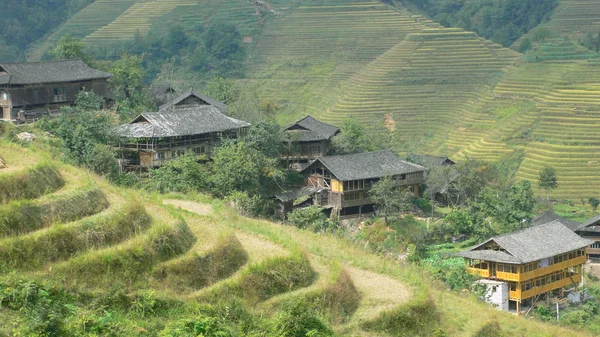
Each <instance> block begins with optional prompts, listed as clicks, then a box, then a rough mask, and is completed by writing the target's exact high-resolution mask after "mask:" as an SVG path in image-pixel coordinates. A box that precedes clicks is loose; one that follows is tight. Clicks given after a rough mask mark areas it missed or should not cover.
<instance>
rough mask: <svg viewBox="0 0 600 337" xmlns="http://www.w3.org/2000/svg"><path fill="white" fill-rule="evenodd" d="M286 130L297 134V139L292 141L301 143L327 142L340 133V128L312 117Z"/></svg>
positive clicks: (287, 127)
mask: <svg viewBox="0 0 600 337" xmlns="http://www.w3.org/2000/svg"><path fill="white" fill-rule="evenodd" d="M284 130H285V131H289V132H290V133H292V132H293V133H294V134H297V139H292V140H295V141H300V142H312V141H319V140H326V139H330V138H331V137H333V136H335V135H336V134H337V133H338V132H340V129H339V128H338V127H336V126H333V125H330V124H327V123H323V122H321V121H319V120H317V119H314V118H312V117H311V116H306V117H304V118H302V119H301V120H299V121H297V122H296V123H294V124H291V125H288V126H286V127H285V128H284Z"/></svg>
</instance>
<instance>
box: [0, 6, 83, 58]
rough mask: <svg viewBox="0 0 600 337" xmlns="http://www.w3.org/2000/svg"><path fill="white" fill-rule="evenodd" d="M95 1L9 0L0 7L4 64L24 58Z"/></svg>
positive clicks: (1, 51)
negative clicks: (31, 0) (33, 45)
mask: <svg viewBox="0 0 600 337" xmlns="http://www.w3.org/2000/svg"><path fill="white" fill-rule="evenodd" d="M90 2H92V0H67V1H61V2H58V3H56V2H54V1H35V2H24V1H17V0H6V1H2V3H1V4H0V22H2V24H0V59H2V60H3V62H6V61H17V60H19V59H23V58H24V56H25V53H24V52H23V51H25V50H26V49H27V48H28V47H29V46H30V45H31V44H32V43H33V42H36V41H38V40H39V39H41V38H42V37H44V36H45V35H46V34H47V33H48V32H49V31H52V30H53V29H55V28H56V27H58V25H60V24H61V23H62V22H63V21H64V20H66V19H68V18H69V17H70V16H72V15H73V14H75V13H77V12H78V11H79V10H80V9H82V8H83V7H85V6H87V5H88V4H89V3H90Z"/></svg>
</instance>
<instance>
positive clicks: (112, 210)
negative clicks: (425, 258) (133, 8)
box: [0, 141, 586, 336]
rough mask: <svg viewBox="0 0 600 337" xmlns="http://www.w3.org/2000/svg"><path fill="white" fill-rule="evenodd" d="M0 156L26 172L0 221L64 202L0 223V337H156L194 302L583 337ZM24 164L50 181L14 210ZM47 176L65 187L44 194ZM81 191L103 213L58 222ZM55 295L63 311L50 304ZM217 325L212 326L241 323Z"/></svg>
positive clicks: (390, 272)
mask: <svg viewBox="0 0 600 337" xmlns="http://www.w3.org/2000/svg"><path fill="white" fill-rule="evenodd" d="M0 148H1V150H0V152H1V153H2V155H3V156H4V157H5V158H7V161H8V165H9V167H11V166H12V165H13V160H14V159H15V158H23V159H26V160H27V163H28V164H27V165H25V166H21V167H16V168H15V169H12V170H6V171H5V170H0V191H16V192H14V193H12V194H10V193H9V194H7V195H4V194H2V193H0V196H3V198H0V200H3V201H2V203H3V204H0V214H2V215H3V216H2V217H1V218H2V219H7V217H6V215H7V214H10V212H24V211H26V209H25V208H24V207H26V206H27V205H28V203H31V202H33V203H39V204H44V203H46V204H47V203H48V202H50V203H51V204H54V205H57V204H59V203H62V204H64V205H67V207H61V208H55V212H54V213H53V214H54V215H55V220H54V221H51V222H44V223H43V224H42V223H40V224H41V225H40V227H39V228H30V229H27V227H25V226H27V223H25V222H23V218H21V220H16V221H13V222H11V223H8V224H6V223H3V226H1V227H2V228H5V227H6V226H9V227H10V228H12V230H13V234H12V235H10V236H7V235H5V234H4V233H2V232H0V256H1V257H2V265H1V267H2V269H1V270H2V274H1V275H0V289H3V291H4V290H7V291H10V293H11V294H13V295H11V296H3V297H2V304H3V305H2V306H1V307H0V334H6V335H11V330H12V329H16V330H15V331H21V332H22V333H24V334H28V333H33V332H38V333H48V331H55V332H56V331H59V333H60V331H63V332H64V333H66V331H68V332H69V333H73V334H74V333H76V332H77V333H79V332H80V333H84V332H85V333H92V332H94V331H95V332H96V333H98V332H101V333H108V332H110V331H113V332H115V331H119V333H120V334H122V335H137V334H138V333H140V331H144V332H146V333H149V334H150V335H158V332H159V331H161V330H163V329H165V328H167V329H169V327H170V326H174V325H173V324H175V325H176V324H178V323H177V322H181V320H182V319H185V318H186V317H197V316H196V315H197V312H198V311H197V310H198V306H197V303H203V304H202V305H203V306H204V307H203V308H204V309H201V312H205V313H206V312H213V313H216V312H218V310H219V309H218V308H219V305H222V304H227V305H228V308H230V309H228V310H236V311H235V312H237V313H239V312H240V311H239V310H240V308H239V306H240V305H242V307H244V308H246V309H244V310H247V312H248V314H249V315H256V316H252V317H256V319H258V317H262V318H261V319H263V320H264V319H265V317H281V316H278V315H279V313H280V312H282V311H281V310H286V309H285V308H287V307H288V306H289V305H290V303H294V301H300V300H302V301H308V302H307V303H314V305H317V307H319V308H321V309H319V310H321V311H319V312H321V314H319V315H320V317H321V319H323V320H324V321H326V322H328V324H330V325H331V326H332V327H333V329H334V330H335V331H336V332H337V333H338V334H339V335H343V336H365V335H369V336H389V335H388V334H387V333H385V332H384V330H380V329H379V328H376V327H377V326H380V324H384V323H383V322H384V321H380V319H381V317H384V316H382V315H389V313H396V312H398V313H399V314H394V315H398V317H403V316H402V315H403V314H401V313H402V312H407V313H408V314H409V315H410V313H409V312H411V310H422V309H419V308H427V309H426V310H427V311H426V313H425V312H423V313H421V314H419V315H418V316H414V317H415V318H416V319H417V320H421V321H422V322H427V325H426V326H421V325H417V326H413V325H411V324H409V323H406V322H404V321H402V322H404V323H400V324H408V325H407V326H406V329H409V330H405V331H407V332H409V331H418V333H415V334H423V335H429V333H433V332H434V331H438V332H441V331H443V332H444V333H446V335H447V336H470V335H473V334H474V333H475V332H476V331H477V330H478V329H479V328H480V327H481V326H482V325H483V324H485V323H487V322H489V321H498V322H499V323H500V325H501V326H502V328H503V331H504V332H505V333H506V334H508V335H527V336H551V335H556V334H557V333H559V334H560V335H561V336H585V335H586V334H585V333H583V332H581V331H572V330H567V329H562V328H558V327H555V326H548V325H544V324H543V323H539V322H536V321H531V320H525V319H522V318H517V317H515V316H513V315H510V314H507V313H501V312H498V311H496V310H494V309H491V308H489V307H487V306H485V305H484V304H482V303H479V302H478V301H477V300H476V299H475V298H474V297H472V296H458V295H457V294H454V293H450V292H446V291H443V290H440V288H439V287H438V285H431V284H430V283H429V281H427V279H428V278H427V277H426V276H425V275H424V274H423V273H422V272H421V271H419V270H417V269H415V268H414V267H411V266H408V265H401V264H397V263H394V262H392V261H389V260H386V259H383V258H380V257H377V256H375V255H373V254H370V253H368V252H366V251H364V250H363V249H362V248H359V247H357V246H354V245H353V244H351V243H349V242H347V241H345V240H343V239H340V238H338V237H336V236H332V235H319V234H315V233H312V232H308V231H301V230H297V229H295V228H292V227H286V226H283V225H281V224H275V223H270V222H266V221H260V220H254V219H249V218H245V217H242V216H238V215H237V214H236V213H235V212H234V211H232V210H231V209H230V208H229V206H227V205H225V204H223V203H221V202H219V201H216V200H210V199H208V198H206V197H200V196H199V198H201V199H196V201H180V200H177V199H171V200H168V201H166V203H167V204H168V205H166V206H165V205H163V200H162V197H160V196H157V195H146V194H144V193H143V192H141V191H128V190H123V189H118V188H115V187H113V186H111V185H109V184H108V183H107V182H105V181H103V180H102V179H99V178H98V177H95V176H93V175H91V174H89V173H87V172H83V171H81V170H78V169H75V168H72V167H70V166H65V165H63V164H60V163H58V162H55V161H54V160H53V159H51V158H50V156H47V155H45V152H44V151H43V149H42V148H37V149H36V150H35V151H33V148H32V150H24V149H23V148H22V147H21V146H18V145H13V144H10V143H6V142H4V141H0ZM14 163H15V165H18V164H17V163H18V161H14ZM36 163H38V164H40V163H46V165H50V166H51V167H54V168H55V169H56V170H57V172H58V176H55V177H56V178H52V176H48V179H46V180H45V181H46V182H45V183H39V182H38V183H37V184H36V186H35V187H36V190H37V191H41V192H40V193H41V194H42V195H43V196H41V197H39V198H36V197H33V198H32V199H30V200H28V201H26V200H24V199H23V197H24V195H25V194H23V193H26V192H27V191H28V188H29V187H27V188H21V189H19V190H14V189H11V188H10V187H11V186H13V184H15V182H18V183H19V184H23V183H24V184H25V185H22V186H27V179H28V178H25V177H27V172H28V170H31V166H30V165H32V164H36ZM55 179H60V180H62V181H64V186H63V187H60V184H59V185H56V184H55ZM82 185H90V186H94V188H96V189H98V190H99V191H101V193H100V194H97V195H96V196H94V197H92V196H90V198H95V199H94V200H100V199H103V198H105V200H106V201H107V203H106V205H105V207H104V208H96V209H94V210H90V211H89V212H88V213H81V212H79V213H77V214H73V215H72V216H70V217H64V215H66V214H71V213H72V211H73V210H75V209H77V208H80V207H81V200H77V199H74V194H73V193H70V192H68V191H63V189H68V190H73V191H76V190H77V188H78V187H77V186H82ZM52 195H55V197H51V196H52ZM98 198H100V199H98ZM59 201H61V202H59ZM90 204H97V203H96V202H92V203H90ZM36 214H37V213H36ZM2 221H5V220H2ZM26 229H27V230H26ZM31 289H40V290H39V291H38V292H37V293H38V295H36V297H30V298H29V299H27V297H25V299H26V301H28V302H25V304H23V302H21V301H22V298H21V297H20V296H21V294H26V293H27V292H29V293H30V292H31ZM21 291H23V293H21ZM3 294H5V295H6V294H8V293H7V292H3ZM24 296H26V295H24ZM45 298H47V299H48V301H46V300H44V299H45ZM321 298H324V299H326V300H325V301H322V300H320V299H321ZM65 299H66V300H68V301H69V302H68V303H67V304H66V305H65V306H63V305H62V304H61V303H64V302H62V301H65ZM312 301H315V302H312ZM20 303H21V304H20ZM53 303H58V305H59V307H58V308H56V306H53ZM210 303H212V305H214V308H213V309H210V310H213V311H210V310H209V308H210V307H209V306H208V305H209V304H210ZM20 305H22V307H21V306H20ZM231 305H233V307H231ZM236 308H237V309H236ZM67 309H68V310H67ZM52 310H58V311H52ZM206 310H209V311H206ZM40 315H41V316H40ZM43 315H52V316H43ZM107 315H108V316H107ZM36 317H41V319H42V321H39V320H36ZM43 317H46V318H43ZM222 319H223V320H224V321H222V322H224V323H223V324H225V323H235V320H237V319H242V317H237V318H235V317H233V316H232V317H228V316H224V318H222ZM274 319H275V318H274ZM398 319H401V318H398ZM46 320H48V321H46ZM107 320H108V321H107ZM387 320H389V318H387V319H386V321H385V322H388V321H387ZM80 322H87V323H86V324H82V323H80ZM50 323H52V324H51V325H48V324H50ZM385 324H389V322H388V323H385ZM392 324H395V323H392ZM374 327H375V328H374ZM255 328H256V327H255ZM48 329H52V330H48ZM61 329H62V330H61ZM65 329H67V330H65ZM364 329H367V330H364ZM410 329H417V330H410Z"/></svg>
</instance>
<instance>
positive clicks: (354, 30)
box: [246, 1, 428, 122]
mask: <svg viewBox="0 0 600 337" xmlns="http://www.w3.org/2000/svg"><path fill="white" fill-rule="evenodd" d="M417 20H418V18H413V17H411V16H410V14H408V13H404V12H400V11H398V10H395V9H392V8H390V7H387V6H384V5H382V4H381V3H378V2H369V1H340V2H336V3H332V2H327V1H316V2H311V3H308V2H307V3H305V4H303V5H301V6H299V7H298V8H292V9H290V10H289V11H287V12H286V14H285V15H283V16H276V17H274V18H273V19H272V20H270V21H268V22H267V24H266V26H265V28H264V31H263V33H262V35H261V37H260V39H259V40H258V42H257V44H256V47H255V49H254V53H253V55H252V60H253V61H252V67H251V70H250V72H249V74H248V75H247V80H246V81H247V82H250V83H252V84H253V85H257V86H258V87H259V88H260V90H261V91H262V92H263V94H264V95H265V96H266V97H268V98H269V99H273V100H275V101H276V102H277V103H278V104H279V105H280V106H281V107H282V109H283V110H284V111H285V112H288V114H287V119H290V120H291V119H293V118H295V117H297V116H298V115H300V114H305V113H311V114H324V112H325V108H326V107H327V106H330V105H332V104H334V103H335V101H336V99H337V97H338V95H339V94H340V93H341V90H342V89H341V88H340V81H341V80H343V79H348V78H350V77H351V76H352V75H353V74H354V73H356V72H357V71H358V70H360V69H361V68H362V67H364V66H366V65H367V64H368V63H369V62H371V61H373V60H374V59H375V58H377V57H378V56H379V55H381V54H382V53H384V52H386V51H387V50H388V49H390V48H392V47H393V46H395V45H396V44H398V43H399V42H400V41H402V40H403V39H404V38H405V36H406V35H407V34H409V33H412V32H416V31H419V30H420V29H422V28H423V27H426V24H428V21H426V20H422V19H420V20H421V21H422V22H420V23H417V22H416V21H417ZM287 121H288V120H286V121H285V122H287Z"/></svg>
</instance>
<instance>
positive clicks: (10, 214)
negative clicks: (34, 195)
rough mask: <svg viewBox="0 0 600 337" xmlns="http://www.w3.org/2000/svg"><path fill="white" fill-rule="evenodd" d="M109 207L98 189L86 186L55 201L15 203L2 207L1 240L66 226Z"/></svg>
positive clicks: (19, 201) (0, 213)
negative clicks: (59, 225)
mask: <svg viewBox="0 0 600 337" xmlns="http://www.w3.org/2000/svg"><path fill="white" fill-rule="evenodd" d="M107 207H108V200H107V199H106V196H105V195H104V193H103V192H102V190H100V189H99V188H98V187H97V186H93V185H92V186H85V187H83V188H80V189H77V190H75V191H73V192H71V193H68V194H66V195H64V194H63V195H60V196H57V197H55V198H52V199H47V200H42V201H36V200H16V201H13V202H10V203H8V204H5V205H1V206H0V237H3V236H13V235H20V234H24V233H28V232H31V231H35V230H38V229H41V228H44V227H48V226H50V225H52V224H55V223H67V222H70V221H74V220H77V219H80V218H83V217H86V216H90V215H93V214H96V213H98V212H101V211H102V210H104V209H105V208H107Z"/></svg>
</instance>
